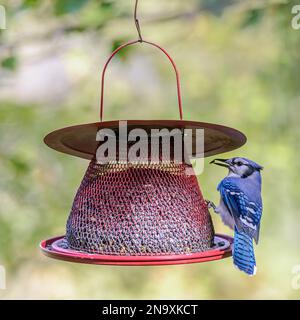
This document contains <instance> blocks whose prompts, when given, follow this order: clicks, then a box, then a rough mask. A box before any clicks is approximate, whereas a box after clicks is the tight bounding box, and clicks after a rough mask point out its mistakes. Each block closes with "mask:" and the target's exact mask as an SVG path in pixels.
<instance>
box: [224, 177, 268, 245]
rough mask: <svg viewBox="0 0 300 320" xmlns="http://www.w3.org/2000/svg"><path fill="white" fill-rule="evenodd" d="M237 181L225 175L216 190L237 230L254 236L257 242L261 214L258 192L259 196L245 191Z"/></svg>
mask: <svg viewBox="0 0 300 320" xmlns="http://www.w3.org/2000/svg"><path fill="white" fill-rule="evenodd" d="M239 181H240V179H235V178H229V177H226V178H225V179H223V180H222V181H221V183H220V184H219V186H218V190H219V191H220V193H221V197H222V199H223V201H224V203H225V205H226V207H227V209H228V211H229V212H230V214H231V215H232V216H233V218H234V221H235V226H236V228H237V230H238V231H239V232H244V233H245V234H246V235H248V236H249V237H251V238H254V240H255V242H256V243H257V242H258V238H259V227H260V219H261V215H262V203H261V199H260V193H259V197H258V196H254V195H253V191H252V190H248V192H247V191H246V190H245V187H244V188H243V187H242V186H241V182H239ZM248 188H249V186H248ZM251 192H252V193H251Z"/></svg>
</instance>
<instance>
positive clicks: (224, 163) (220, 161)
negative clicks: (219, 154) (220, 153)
mask: <svg viewBox="0 0 300 320" xmlns="http://www.w3.org/2000/svg"><path fill="white" fill-rule="evenodd" d="M227 161H228V159H214V160H212V161H211V162H210V163H211V164H216V165H218V166H221V167H225V168H227V169H230V165H229V164H228V162H227Z"/></svg>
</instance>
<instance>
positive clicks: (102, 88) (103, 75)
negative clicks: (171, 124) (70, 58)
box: [100, 0, 183, 122]
mask: <svg viewBox="0 0 300 320" xmlns="http://www.w3.org/2000/svg"><path fill="white" fill-rule="evenodd" d="M137 6H138V0H136V2H135V8H134V21H135V26H136V29H137V32H138V36H139V38H138V40H134V41H130V42H127V43H124V44H123V45H121V46H120V47H118V48H117V49H116V50H114V51H113V53H112V54H111V55H110V57H109V58H108V60H107V61H106V63H105V65H104V68H103V71H102V76H101V97H100V121H101V122H102V120H103V105H104V82H105V72H106V69H107V67H108V65H109V63H110V61H111V60H112V58H113V57H114V56H115V55H116V54H117V53H118V52H119V51H120V50H122V49H123V48H125V47H127V46H130V45H133V44H136V43H147V44H149V45H152V46H154V47H156V48H158V49H159V50H161V51H162V52H163V53H164V54H165V55H166V57H167V58H168V59H169V61H170V62H171V64H172V66H173V68H174V71H175V76H176V85H177V97H178V107H179V116H180V120H182V119H183V112H182V99H181V89H180V78H179V72H178V69H177V67H176V64H175V62H174V60H173V59H172V58H171V56H170V55H169V53H168V52H167V51H166V50H165V49H164V48H162V47H161V46H159V45H158V44H156V43H154V42H150V41H146V40H143V38H142V33H141V29H140V24H139V20H138V19H137Z"/></svg>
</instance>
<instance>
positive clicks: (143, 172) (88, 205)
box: [40, 40, 246, 266]
mask: <svg viewBox="0 0 300 320" xmlns="http://www.w3.org/2000/svg"><path fill="white" fill-rule="evenodd" d="M138 42H141V40H137V41H132V42H129V43H127V44H124V45H122V46H120V47H119V48H118V49H116V50H115V51H114V52H113V53H112V55H111V56H110V58H109V59H108V61H107V63H106V64H105V67H104V70H103V73H102V86H101V105H100V107H101V108H100V122H96V123H90V124H83V125H77V126H72V127H67V128H63V129H59V130H56V131H54V132H52V133H50V134H48V135H47V136H46V137H45V143H46V144H47V145H48V146H49V147H51V148H53V149H55V150H57V151H60V152H63V153H67V154H71V155H74V156H77V157H81V158H85V159H90V160H91V161H90V165H89V167H88V169H87V171H86V174H85V176H84V178H83V180H82V183H81V185H80V187H79V189H78V191H77V194H76V196H75V199H74V202H73V206H72V209H71V213H70V215H69V218H68V221H67V228H66V235H65V236H61V237H55V238H51V239H49V240H44V241H42V242H41V245H40V247H41V250H42V252H43V253H44V254H45V255H47V256H49V257H51V258H56V259H60V260H66V261H70V262H79V263H88V264H105V265H128V266H143V265H171V264H185V263H196V262H205V261H212V260H219V259H222V258H225V257H228V256H230V255H231V244H232V241H233V240H232V238H231V237H229V236H225V235H217V234H215V232H214V228H213V224H212V220H211V217H210V214H209V211H208V208H207V205H206V202H205V200H204V199H203V196H202V193H201V190H200V187H199V184H198V180H197V178H196V176H195V175H194V174H193V173H192V171H193V168H192V166H191V165H190V164H189V163H181V164H178V163H176V162H175V161H174V159H173V160H171V161H170V162H167V163H166V162H163V161H161V162H159V163H156V164H152V163H149V162H147V163H146V164H145V163H142V164H132V163H126V164H124V163H122V161H120V162H118V160H117V162H113V163H108V164H99V163H98V162H97V161H96V157H95V155H96V150H97V148H98V147H99V145H100V143H99V142H98V141H96V133H97V132H98V130H99V129H102V128H107V129H112V130H113V131H114V132H117V131H118V126H119V121H106V122H103V121H102V118H103V100H104V77H105V71H106V68H107V66H108V64H109V62H110V61H111V59H112V58H113V56H114V55H115V54H116V53H117V52H118V51H119V50H121V49H122V48H124V47H126V46H129V45H132V44H135V43H138ZM142 42H144V43H147V44H150V45H152V46H155V47H156V48H159V49H160V50H161V51H162V52H163V53H164V54H165V55H166V56H167V58H168V59H169V60H170V62H171V64H172V65H173V67H174V71H175V74H176V82H177V93H178V104H179V114H180V120H177V121H176V120H128V121H127V126H128V130H131V129H133V128H141V129H144V130H146V132H147V133H148V134H149V133H150V129H160V128H167V129H173V128H179V129H204V154H203V155H200V154H197V153H196V137H195V136H192V151H190V153H189V154H188V155H189V156H193V157H200V156H204V157H206V156H211V155H215V154H219V153H222V152H226V151H231V150H234V149H236V148H238V147H240V146H242V145H243V144H244V143H245V142H246V137H245V136H244V134H242V133H241V132H239V131H238V130H235V129H232V128H229V127H225V126H221V125H217V124H210V123H203V122H195V121H184V120H182V104H181V93H180V81H179V75H178V71H177V68H176V65H175V63H174V61H173V60H172V59H171V57H170V56H169V54H168V53H167V52H166V51H165V50H164V49H163V48H161V47H160V46H158V45H156V44H154V43H152V42H147V41H142ZM117 133H118V132H117ZM193 134H194V133H193ZM118 143H119V140H118ZM159 143H160V142H159ZM147 160H148V159H147ZM186 169H188V170H186ZM187 172H188V173H187Z"/></svg>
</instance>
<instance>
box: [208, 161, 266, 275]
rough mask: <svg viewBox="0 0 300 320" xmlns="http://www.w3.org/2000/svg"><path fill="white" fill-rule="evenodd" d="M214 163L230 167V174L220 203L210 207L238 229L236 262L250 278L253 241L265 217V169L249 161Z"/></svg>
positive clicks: (253, 270)
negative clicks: (262, 190)
mask: <svg viewBox="0 0 300 320" xmlns="http://www.w3.org/2000/svg"><path fill="white" fill-rule="evenodd" d="M210 163H213V164H216V165H219V166H222V167H226V168H227V169H228V175H227V176H226V177H225V178H224V179H223V180H222V181H221V182H220V183H219V185H218V191H219V192H220V195H221V199H220V204H219V206H218V207H216V206H215V205H214V204H213V203H212V202H210V201H208V206H209V207H212V208H213V209H214V211H215V212H216V213H218V214H220V215H221V218H222V221H223V223H224V224H225V225H226V226H228V227H230V228H231V229H232V230H234V243H233V263H234V265H235V266H236V267H238V268H239V269H240V270H242V271H244V272H246V273H247V274H249V275H255V273H256V262H255V256H254V250H253V239H254V240H255V242H256V244H257V243H258V238H259V228H260V219H261V216H262V199H261V174H260V171H261V170H262V169H263V167H262V166H260V165H259V164H257V163H255V162H254V161H251V160H248V159H246V158H240V157H236V158H232V159H215V160H213V161H211V162H210Z"/></svg>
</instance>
